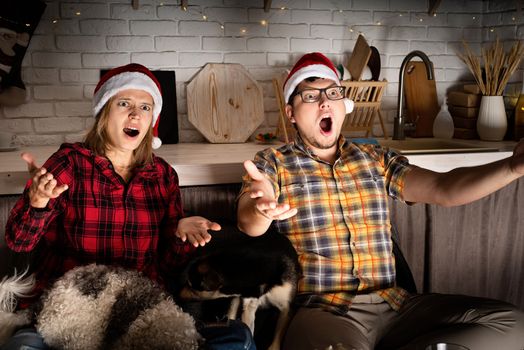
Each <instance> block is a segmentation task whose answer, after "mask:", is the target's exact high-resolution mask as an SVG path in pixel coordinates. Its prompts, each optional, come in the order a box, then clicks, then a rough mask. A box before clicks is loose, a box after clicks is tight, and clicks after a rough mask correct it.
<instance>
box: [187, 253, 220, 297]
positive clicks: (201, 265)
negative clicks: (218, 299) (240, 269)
mask: <svg viewBox="0 0 524 350" xmlns="http://www.w3.org/2000/svg"><path fill="white" fill-rule="evenodd" d="M188 277H189V279H188V280H189V283H190V284H191V288H193V289H195V290H201V291H216V290H219V288H220V287H221V286H222V284H223V279H222V277H221V276H220V273H219V272H218V271H216V270H215V269H214V268H213V266H212V264H211V263H210V261H208V260H207V259H205V258H204V259H201V260H199V261H198V262H195V264H194V265H193V266H192V268H191V270H190V271H189V275H188Z"/></svg>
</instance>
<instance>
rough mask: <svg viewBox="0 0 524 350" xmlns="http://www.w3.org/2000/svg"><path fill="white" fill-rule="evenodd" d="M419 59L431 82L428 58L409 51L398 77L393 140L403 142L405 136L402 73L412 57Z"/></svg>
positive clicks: (431, 75)
mask: <svg viewBox="0 0 524 350" xmlns="http://www.w3.org/2000/svg"><path fill="white" fill-rule="evenodd" d="M415 56H417V57H420V58H421V59H422V62H424V65H425V66H426V73H427V75H428V80H433V79H434V78H433V63H431V61H430V60H429V58H428V56H427V55H426V54H425V53H424V52H422V51H418V50H415V51H411V52H410V53H409V54H408V55H407V56H406V57H405V58H404V60H403V61H402V64H401V65H400V73H399V74H400V76H399V79H398V81H399V83H398V103H397V108H398V110H397V116H396V117H395V120H394V123H393V140H404V139H405V138H406V136H405V135H404V128H405V127H406V120H405V116H404V115H403V109H404V108H403V107H404V71H405V70H406V66H407V65H408V63H409V61H411V59H412V58H413V57H415Z"/></svg>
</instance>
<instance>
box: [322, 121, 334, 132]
mask: <svg viewBox="0 0 524 350" xmlns="http://www.w3.org/2000/svg"><path fill="white" fill-rule="evenodd" d="M332 126H333V120H332V119H331V117H324V118H322V120H320V129H322V131H323V132H326V133H327V132H330V131H331V127H332Z"/></svg>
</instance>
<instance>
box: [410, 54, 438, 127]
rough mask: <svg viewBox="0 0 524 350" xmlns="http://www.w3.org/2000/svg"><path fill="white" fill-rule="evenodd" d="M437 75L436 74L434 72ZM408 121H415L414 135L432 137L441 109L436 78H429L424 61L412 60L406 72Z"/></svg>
mask: <svg viewBox="0 0 524 350" xmlns="http://www.w3.org/2000/svg"><path fill="white" fill-rule="evenodd" d="M433 76H435V74H433ZM404 94H405V97H406V107H407V116H408V118H407V119H408V121H410V122H415V124H416V130H415V132H414V133H413V134H412V135H408V136H412V137H432V136H433V121H434V120H435V117H436V116H437V114H438V112H439V111H440V106H439V104H438V98H437V86H436V84H435V80H428V78H427V74H426V67H425V65H424V63H423V62H417V61H415V62H410V63H408V66H407V67H406V71H405V72H404Z"/></svg>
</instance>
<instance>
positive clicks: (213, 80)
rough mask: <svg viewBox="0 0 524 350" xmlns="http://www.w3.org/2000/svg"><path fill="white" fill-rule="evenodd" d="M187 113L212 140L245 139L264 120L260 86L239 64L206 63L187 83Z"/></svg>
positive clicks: (231, 141) (218, 141) (198, 128)
mask: <svg viewBox="0 0 524 350" xmlns="http://www.w3.org/2000/svg"><path fill="white" fill-rule="evenodd" d="M187 114H188V118H189V121H190V122H191V124H193V125H194V126H195V128H196V129H197V130H198V131H200V132H201V133H202V135H204V137H205V138H206V139H207V140H208V141H209V142H211V143H237V142H245V141H246V140H247V139H248V138H249V136H251V134H252V133H253V132H254V131H255V130H256V128H257V127H258V126H259V125H260V124H262V122H263V121H264V101H263V95H262V88H261V87H260V86H259V85H258V83H257V82H256V81H255V80H254V79H253V78H252V77H251V75H250V74H249V72H248V71H247V70H246V69H245V68H244V67H243V66H242V65H240V64H223V63H208V64H206V65H205V66H204V68H202V70H201V71H200V72H199V73H198V74H197V75H196V76H195V78H194V79H193V80H191V82H190V83H189V84H188V85H187Z"/></svg>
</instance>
